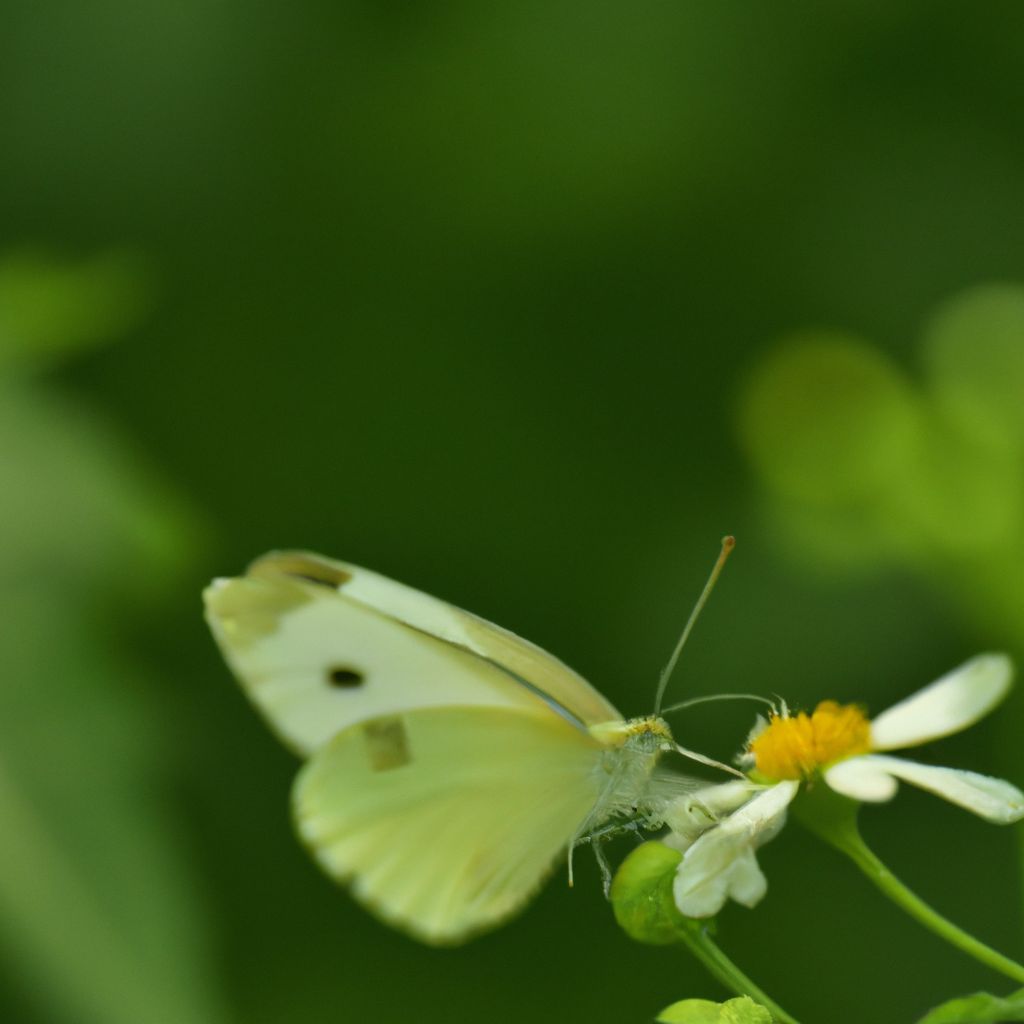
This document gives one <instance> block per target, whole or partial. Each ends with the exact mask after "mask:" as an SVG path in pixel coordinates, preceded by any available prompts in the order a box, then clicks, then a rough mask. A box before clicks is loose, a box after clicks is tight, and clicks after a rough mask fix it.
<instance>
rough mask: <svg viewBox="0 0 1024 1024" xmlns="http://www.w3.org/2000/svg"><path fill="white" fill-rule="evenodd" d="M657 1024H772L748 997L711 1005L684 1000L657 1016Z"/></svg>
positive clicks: (769, 1016) (703, 1001) (766, 1012)
mask: <svg viewBox="0 0 1024 1024" xmlns="http://www.w3.org/2000/svg"><path fill="white" fill-rule="evenodd" d="M657 1019H658V1022H659V1024H772V1015H771V1014H770V1013H769V1012H768V1011H767V1010H766V1009H765V1008H764V1007H763V1006H759V1005H758V1004H757V1003H755V1002H754V1000H753V999H751V998H750V997H749V996H740V997H739V998H738V999H730V1000H729V1001H728V1002H726V1003H712V1002H710V1001H709V1000H707V999H684V1000H682V1002H678V1003H673V1004H672V1005H671V1006H669V1007H667V1008H666V1009H664V1010H662V1011H661V1013H660V1014H658V1018H657Z"/></svg>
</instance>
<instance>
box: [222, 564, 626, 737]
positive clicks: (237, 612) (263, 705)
mask: <svg viewBox="0 0 1024 1024" xmlns="http://www.w3.org/2000/svg"><path fill="white" fill-rule="evenodd" d="M204 598H205V602H206V615H207V620H208V621H209V623H210V627H211V629H212V630H213V634H214V636H215V637H216V639H217V642H218V644H219V645H220V648H221V650H222V652H223V654H224V657H225V658H226V660H227V661H228V663H229V665H230V666H231V668H232V670H233V671H234V673H235V675H236V676H237V677H238V678H239V680H240V681H241V683H242V686H243V687H244V689H245V690H246V692H247V693H248V695H249V697H250V698H251V699H252V700H253V702H254V703H255V704H256V705H257V707H259V709H260V710H261V711H262V712H263V714H264V716H265V717H266V718H267V719H268V721H269V722H270V724H271V726H272V727H273V728H274V729H275V730H276V731H277V732H278V733H279V734H280V735H281V737H282V739H284V740H285V742H287V743H288V744H289V745H290V746H291V747H292V748H293V749H295V750H296V751H297V752H298V753H300V754H302V755H308V754H309V753H311V752H312V751H314V750H316V749H318V748H319V747H320V746H322V745H323V744H324V743H326V742H327V741H328V740H329V739H330V738H331V737H332V736H334V735H335V734H336V733H337V732H339V731H340V730H342V729H344V728H346V727H347V726H349V725H352V724H354V723H356V722H359V721H363V720H366V719H370V718H375V717H379V716H386V715H392V714H396V713H399V712H407V711H411V710H413V709H416V708H424V707H431V706H442V705H469V706H489V707H507V708H514V709H518V710H523V711H533V712H537V711H538V709H545V708H546V709H547V710H548V712H550V711H555V712H557V713H558V714H559V715H562V716H563V717H564V718H566V719H568V720H569V721H572V722H575V724H576V725H577V727H578V728H579V729H580V730H581V731H583V730H585V727H586V726H588V725H591V724H596V723H598V722H606V721H611V720H620V719H621V715H620V714H619V713H618V711H616V710H615V708H614V707H613V706H612V705H611V704H609V703H608V701H606V700H605V699H604V698H603V697H602V696H601V695H600V694H599V693H598V692H597V691H596V690H594V689H593V687H591V686H590V685H589V684H588V683H587V682H586V681H585V680H584V679H583V678H581V677H580V676H578V675H577V674H576V673H575V672H573V671H572V670H571V669H570V668H568V667H567V666H566V665H564V664H562V662H560V661H558V660H557V659H556V658H554V657H552V656H551V655H550V654H547V653H545V652H544V651H542V650H541V649H540V648H539V647H535V646H534V645H533V644H531V643H529V642H528V641H526V640H523V639H521V638H520V637H517V636H515V635H514V634H512V633H509V632H508V631H506V630H504V629H501V628H500V627H499V626H495V625H493V624H491V623H489V622H485V621H484V620H483V619H479V618H477V617H476V616H474V615H471V614H470V613H469V612H464V611H462V610H461V609H458V608H455V607H454V606H452V605H450V604H447V603H445V602H444V601H440V600H438V599H436V598H433V597H429V596H428V595H426V594H423V593H420V592H419V591H417V590H413V589H412V588H411V587H406V586H403V585H402V584H400V583H396V582H394V581H393V580H390V579H387V578H386V577H384V576H380V575H378V574H377V573H373V572H370V571H369V570H367V569H361V568H359V567H358V566H354V565H348V564H345V563H343V562H335V561H331V560H329V559H325V558H322V557H320V556H318V555H311V554H306V553H302V552H278V553H272V554H269V555H265V556H263V557H262V558H260V559H258V560H257V561H256V562H254V563H253V564H252V565H251V566H250V568H249V570H248V572H247V573H246V575H245V576H241V577H237V578H234V579H221V580H215V581H214V583H213V584H211V586H210V587H209V588H207V590H206V593H205V595H204Z"/></svg>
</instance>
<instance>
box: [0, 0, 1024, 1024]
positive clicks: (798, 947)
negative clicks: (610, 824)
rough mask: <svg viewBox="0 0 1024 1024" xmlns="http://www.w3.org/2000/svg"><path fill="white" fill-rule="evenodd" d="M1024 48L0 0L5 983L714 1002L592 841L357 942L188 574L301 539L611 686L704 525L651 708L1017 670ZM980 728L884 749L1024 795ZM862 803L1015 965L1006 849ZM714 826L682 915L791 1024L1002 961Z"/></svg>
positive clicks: (251, 1006) (720, 6)
mask: <svg viewBox="0 0 1024 1024" xmlns="http://www.w3.org/2000/svg"><path fill="white" fill-rule="evenodd" d="M1022 66H1024V7H1021V6H1020V5H1019V4H1016V3H1012V2H1005V3H991V4H986V5H983V7H981V8H977V9H971V10H970V11H968V10H966V9H965V8H964V7H963V6H962V5H956V4H936V3H930V2H929V3H925V2H908V3H902V4H898V5H891V4H883V3H877V2H868V3H862V4H858V5H831V6H826V7H825V8H822V6H821V5H817V4H807V3H795V4H771V5H768V4H741V3H733V2H721V3H716V4H706V5H697V4H668V3H646V4H629V5H624V4H611V3H596V4H595V3H588V4H582V3H572V2H567V3H555V4H551V3H529V2H528V3H521V4H511V5H493V6H487V5H478V4H468V3H461V4H460V3H448V4H444V3H440V4H396V3H388V2H376V3H374V2H369V0H368V2H363V3H358V2H356V3H352V2H333V3H326V2H318V0H295V2H293V3H290V4H284V3H280V2H276V3H275V2H264V3H241V2H238V0H220V2H217V3H212V4H211V3H196V2H188V0H186V2H181V3H176V4H170V3H165V4H142V5H140V4H135V3H128V2H126V0H95V2H93V3H90V4H88V5H59V4H39V3H30V2H28V0H5V2H4V3H3V5H2V6H0V528H2V531H3V538H4V542H3V544H0V608H2V610H3V622H4V626H3V628H2V630H0V831H2V836H3V838H2V840H0V954H2V958H0V1019H2V1020H4V1021H12V1022H17V1024H42V1022H47V1024H49V1022H53V1024H107V1022H111V1024H122V1022H123V1024H151V1022H152V1024H168V1022H169V1024H177V1022H189V1024H193V1022H194V1024H236V1022H237V1024H241V1022H245V1024H272V1022H275V1024H276V1022H280V1021H289V1022H302V1024H326V1022H339V1021H350V1020H351V1021H359V1020H370V1019H372V1020H378V1021H406V1020H416V1021H422V1022H429V1021H453V1020H459V1021H462V1020H465V1021H470V1020H473V1021H493V1022H495V1024H498V1022H518V1021H522V1020H527V1019H529V1020H545V1021H546V1020H551V1021H565V1020H580V1021H583V1020H587V1021H593V1020H599V1021H623V1022H625V1021H643V1020H647V1019H649V1018H650V1017H651V1016H653V1014H654V1013H655V1012H656V1011H657V1010H658V1009H660V1008H661V1007H662V1006H664V1005H667V1004H668V1003H670V1002H672V1001H673V1000H676V999H681V998H683V997H685V996H705V997H709V998H724V997H725V994H724V993H722V991H721V990H720V989H718V987H717V986H716V985H715V984H714V983H713V982H712V981H711V980H710V979H709V978H708V977H706V976H705V975H704V973H703V972H702V970H701V968H699V967H698V966H697V965H696V964H695V963H693V962H690V961H688V960H687V959H686V958H685V956H684V955H683V954H682V953H680V952H678V951H674V950H668V949H648V948H641V947H639V946H635V945H632V944H631V943H630V942H629V941H628V940H627V939H626V938H625V937H624V935H622V934H621V933H620V932H619V931H618V930H617V928H616V927H615V925H614V923H613V920H612V917H611V913H610V911H609V908H608V906H607V905H606V904H605V902H604V901H603V900H602V898H601V893H600V886H599V881H598V878H597V873H596V871H595V869H594V867H593V865H592V864H590V863H588V862H587V858H583V857H581V858H578V862H579V864H580V875H581V876H582V877H581V881H580V884H578V886H577V888H576V889H575V890H574V891H572V892H570V891H568V890H567V889H566V887H565V885H564V880H563V878H562V877H561V875H560V874H556V876H555V877H554V879H553V880H552V882H551V883H550V884H549V885H548V886H547V888H546V889H545V891H544V893H543V894H542V895H541V897H540V898H539V899H538V900H537V901H536V902H535V904H534V905H533V906H531V907H530V908H529V909H528V910H527V912H526V913H524V914H523V915H522V917H520V918H518V919H517V920H516V921H514V922H513V923H511V924H510V925H509V926H508V927H506V928H504V929H502V930H500V931H498V932H496V933H495V934H493V935H492V936H489V937H487V938H484V939H481V940H479V941H478V942H476V943H474V944H472V945H470V946H467V947H465V948H463V949H459V950H455V951H451V950H449V951H437V950H430V949H425V948H422V947H420V946H418V945H416V944H414V943H413V942H412V941H410V940H408V939H406V938H404V937H403V936H401V935H398V934H395V933H392V932H390V931H388V930H387V929H385V928H384V927H383V926H381V925H379V924H377V923H376V922H375V921H374V920H373V919H371V918H370V917H369V916H368V915H366V914H365V913H364V912H363V911H361V910H360V909H359V908H357V907H356V906H355V905H354V904H353V903H352V902H351V901H349V900H348V899H347V898H346V896H345V895H344V893H343V892H341V891H340V890H338V889H336V888H335V887H334V886H333V885H332V884H331V883H330V882H328V881H327V880H326V879H325V878H323V877H322V876H321V875H320V874H319V873H318V872H317V870H316V869H315V868H314V867H313V865H312V863H311V862H310V861H309V860H308V858H307V857H306V855H305V854H304V852H303V851H302V850H301V849H300V848H299V846H298V844H297V843H296V842H295V841H294V840H293V838H292V835H291V829H290V825H289V821H288V816H287V795H288V789H289V784H290V781H291V779H292V777H293V775H294V772H295V769H296V764H295V762H294V760H293V758H292V757H291V756H290V755H289V754H288V753H286V752H285V751H284V750H283V749H281V748H279V746H278V744H277V743H276V741H274V740H273V739H272V737H271V736H270V734H269V732H268V731H267V730H266V728H265V727H264V726H263V724H262V723H261V722H260V721H258V720H257V717H256V715H255V714H254V713H253V712H252V711H251V710H250V708H249V707H248V706H247V705H246V703H245V701H244V700H243V698H242V695H241V693H240V692H239V691H238V689H237V688H236V687H235V685H234V684H233V683H232V681H231V679H230V678H229V676H228V673H227V671H226V669H225V667H224V665H223V664H222V663H221V661H220V658H219V656H218V655H217V653H216V652H215V650H214V647H213V644H212V642H211V641H210V638H209V636H208V635H207V633H206V630H205V627H204V625H203V623H202V620H201V618H200V610H199V592H200V589H201V588H202V586H203V585H204V584H205V583H206V581H207V580H208V579H209V578H210V577H212V576H214V575H218V574H229V573H235V572H238V571H240V570H241V569H242V568H243V567H244V565H245V564H246V562H247V561H248V560H249V559H251V558H252V557H254V556H255V555H257V554H259V553H261V552H263V551H264V550H266V549H268V548H272V547H283V546H298V547H305V548H310V549H313V550H318V551H321V552H323V553H325V554H328V555H333V556H336V557H339V558H343V559H347V560H350V561H355V562H357V563H362V564H365V565H367V566H370V567H372V568H375V569H377V570H379V571H381V572H384V573H386V574H389V575H392V576H394V577H396V578H398V579H400V580H402V581H404V582H407V583H410V584H412V585H414V586H418V587H420V588H422V589H424V590H427V591H428V592H431V593H434V594H437V595H439V596H441V597H444V598H446V599H448V600H451V601H453V602H455V603H457V604H459V605H462V606H464V607H467V608H470V609H472V610H474V611H476V612H478V613H480V614H482V615H484V616H486V617H488V618H491V619H493V620H495V621H497V622H499V623H501V624H503V625H506V626H508V627H510V628H512V629H514V630H516V631H517V632H519V633H522V634H523V635H525V636H527V637H529V638H531V639H533V640H535V641H536V642H538V643H541V644H542V645H544V646H545V647H547V648H549V649H550V650H552V651H554V652H556V653H557V654H559V655H560V656H561V657H563V658H564V659H565V660H567V661H568V662H569V663H570V664H572V665H573V666H574V667H576V668H577V669H578V670H580V671H581V672H583V673H584V674H585V675H586V676H587V677H588V678H590V679H591V680H592V681H593V682H594V683H595V684H596V685H597V686H598V687H599V688H600V689H601V690H602V691H603V692H605V693H606V694H608V695H609V696H610V697H611V699H612V700H613V701H614V702H615V703H616V704H617V705H618V706H619V707H620V708H621V709H622V710H623V712H624V713H626V714H639V713H644V712H646V711H648V710H649V709H650V706H651V700H652V697H653V690H654V684H655V680H656V678H657V674H658V671H659V669H660V667H661V665H662V663H663V662H664V660H665V658H666V657H667V655H668V652H669V649H670V648H671V646H672V643H673V642H674V640H675V637H676V635H677V633H678V629H679V628H680V626H681V624H682V621H683V620H684V618H685V616H686V614H687V613H688V611H689V609H690V607H691V604H692V601H693V599H694V598H695V597H696V594H697V592H698V590H699V588H700V586H701V584H702V583H703V580H704V577H705V574H706V572H707V570H708V569H709V568H710V564H711V562H712V560H713V558H714V556H715V554H716V551H717V546H718V540H719V538H720V537H721V535H722V534H723V533H725V532H733V533H735V534H736V535H737V536H738V538H739V545H738V548H737V553H736V555H735V556H734V558H733V560H732V562H731V564H730V566H729V569H728V572H727V573H726V575H725V577H724V579H723V581H722V584H721V586H720V588H719V590H718V591H717V593H716V594H715V597H714V600H713V602H712V604H711V606H710V608H709V609H708V612H707V614H706V616H705V618H704V620H703V621H702V623H701V625H700V628H699V629H698V631H697V633H696V634H695V636H694V638H693V641H692V644H691V646H690V647H689V648H688V649H687V651H686V653H685V655H684V658H683V661H682V664H681V667H680V671H679V674H678V676H677V678H676V680H675V683H674V686H673V689H672V691H671V692H670V698H671V699H675V700H681V699H684V698H685V697H687V696H695V695H699V694H705V693H713V692H715V691H720V690H735V689H744V690H754V691H757V692H761V693H765V694H773V693H778V694H781V695H783V696H784V697H785V698H786V699H787V700H789V701H790V703H792V704H795V705H810V704H813V703H815V702H816V701H817V700H818V699H819V698H824V697H833V698H837V699H840V700H861V701H865V702H867V704H868V705H869V707H870V708H871V709H872V710H874V711H878V710H882V709H883V708H884V707H886V706H887V705H888V704H889V703H891V702H893V701H894V700H895V699H897V698H899V697H901V696H903V695H906V694H908V693H910V692H911V691H912V690H914V689H916V688H917V687H918V686H920V685H922V684H923V683H925V682H927V681H929V680H930V679H932V678H934V677H935V676H937V675H939V674H940V673H941V672H943V671H945V670H947V669H949V668H951V667H953V666H954V665H956V664H958V663H959V662H960V661H962V660H964V659H965V658H967V657H968V656H970V655H972V654H974V653H976V652H977V651H979V650H982V649H986V648H1002V649H1008V650H1010V651H1011V652H1013V653H1014V654H1015V655H1016V657H1017V658H1018V659H1021V658H1024V540H1022V537H1021V532H1020V525H1021V523H1022V521H1024V76H1022V75H1021V67H1022ZM1022 724H1024V701H1022V700H1021V699H1020V697H1019V696H1018V698H1016V699H1013V700H1011V702H1010V703H1009V704H1008V705H1007V706H1006V707H1005V708H1003V709H1002V710H1001V711H1000V712H999V713H998V714H997V715H996V716H994V717H993V718H992V719H991V720H989V721H986V722H985V723H983V724H982V725H980V726H978V727H977V728H975V729H973V730H971V731H970V732H969V733H967V734H965V735H963V736H960V737H956V738H954V739H950V740H947V741H945V742H943V743H940V744H936V745H934V746H933V747H931V748H929V749H928V750H927V751H925V752H923V753H922V754H921V757H922V759H925V760H934V761H935V762H936V763H939V764H943V763H945V764H953V765H961V766H964V767H971V768H974V769H976V770H979V771H984V772H990V773H994V774H1002V775H1006V776H1007V777H1010V778H1012V779H1014V780H1015V781H1016V782H1017V783H1018V784H1021V783H1024V749H1022V744H1021V740H1020V735H1021V726H1022ZM749 725H750V713H749V712H748V710H747V709H746V708H744V707H741V706H736V705H731V706H730V705H712V706H706V707H700V708H696V709H694V710H693V711H691V712H690V713H689V714H688V715H687V716H686V717H685V718H682V719H680V720H679V722H678V729H677V735H678V737H679V739H680V741H681V742H683V743H684V744H687V745H689V746H692V747H697V748H699V749H701V750H703V751H705V752H707V753H710V754H713V755H715V756H718V757H729V756H731V754H732V753H733V752H734V751H735V749H736V748H737V747H738V746H739V744H740V742H741V740H742V738H743V737H744V735H745V733H746V730H747V728H748V727H749ZM863 818H864V826H865V832H866V834H867V836H868V838H869V840H870V841H872V842H873V844H874V845H875V846H876V848H877V849H878V851H879V852H880V854H881V855H882V856H883V857H884V858H886V859H887V860H889V861H890V863H891V864H892V866H893V867H894V868H895V869H896V870H897V872H898V873H901V874H902V875H903V876H904V877H905V879H906V880H907V881H908V882H909V883H910V884H911V885H912V886H914V887H915V888H917V889H918V890H919V891H920V892H921V893H922V894H923V895H924V896H926V897H928V898H930V899H932V900H933V901H934V903H935V904H936V905H937V906H938V908H939V909H941V910H943V911H944V912H946V913H948V914H949V915H950V916H952V917H953V918H954V919H955V920H957V921H958V922H959V923H960V924H962V925H964V926H965V927H967V928H969V929H971V930H973V931H975V932H976V933H978V934H979V935H980V936H981V937H982V938H984V939H986V940H987V941H989V942H991V943H992V944H994V945H995V946H997V947H999V948H1001V949H1003V950H1004V951H1006V952H1007V953H1009V954H1010V955H1013V956H1016V957H1018V958H1020V957H1021V956H1022V955H1024V932H1022V927H1021V912H1020V911H1021V885H1020V879H1021V874H1022V873H1021V870H1020V866H1021V860H1020V854H1019V851H1018V847H1017V845H1016V837H1015V836H1014V835H1013V834H1012V831H1011V830H1009V829H1006V830H1000V829H996V828H993V827H991V826H988V825H984V824H981V823H979V822H977V821H975V820H974V819H972V818H971V817H970V816H969V815H966V814H964V813H963V812H961V811H958V810H956V809H953V808H951V807H948V806H947V805H945V804H943V803H942V802H941V801H938V800H935V799H933V798H930V797H927V796H925V795H922V794H919V793H916V792H912V791H909V790H904V791H903V792H902V793H901V794H900V796H899V798H898V799H897V800H896V801H895V802H894V803H893V804H891V805H887V806H884V807H879V808H872V809H869V810H868V811H867V812H865V814H864V815H863ZM624 849H625V848H624ZM622 852H624V850H622V851H619V853H620V854H621V853H622ZM761 859H762V862H763V865H764V867H765V870H766V872H767V874H768V876H769V880H770V886H769V894H768V897H767V899H766V900H765V902H764V903H763V904H762V906H761V907H759V908H758V909H757V910H756V911H754V912H750V911H746V910H742V909H740V908H736V907H731V908H729V909H727V911H726V912H725V913H724V914H723V915H722V918H721V922H720V938H721V942H722V944H723V946H724V947H725V948H726V949H727V950H728V951H729V952H730V953H732V954H733V955H734V956H735V958H736V959H737V960H738V961H739V963H740V964H741V965H742V966H743V967H744V968H745V969H747V970H748V972H749V973H750V974H752V975H753V976H754V977H755V978H756V979H757V980H758V981H759V982H760V983H761V984H762V985H763V986H764V987H765V988H766V989H767V990H768V991H769V992H770V993H771V994H772V995H773V996H774V997H775V998H776V999H777V1000H778V1001H779V1002H781V1003H782V1004H783V1005H784V1006H785V1007H786V1008H787V1009H789V1010H790V1011H791V1012H792V1013H793V1014H794V1015H796V1016H798V1017H800V1018H801V1019H802V1020H803V1021H804V1022H805V1024H814V1022H816V1021H829V1022H831V1024H844V1022H864V1021H871V1022H873V1024H888V1022H893V1024H897V1022H909V1021H912V1020H914V1019H915V1018H916V1017H917V1016H919V1015H920V1014H922V1013H923V1012H924V1010H925V1009H926V1008H927V1007H928V1006H929V1005H930V1004H932V1003H934V1002H937V1001H939V1000H940V999H942V998H947V997H951V996H953V995H957V994H962V993H964V992H967V991H971V990H974V989H977V988H982V987H990V988H993V989H994V990H996V991H1001V992H1003V991H1006V990H1007V989H1008V988H1009V984H1008V983H1004V982H1002V981H1001V980H1000V979H999V978H996V977H990V976H988V975H987V974H986V972H985V971H984V970H983V969H982V968H981V967H978V966H975V965H973V964H972V963H971V962H969V961H967V960H966V959H964V958H962V957H961V956H959V955H958V954H956V953H955V952H953V951H952V950H950V949H948V948H946V947H943V946H941V945H940V944H939V943H938V941H937V940H935V939H933V938H932V937H931V936H930V935H929V934H928V933H926V932H924V931H923V930H921V929H920V928H919V927H918V926H917V925H915V924H914V923H913V922H911V921H910V920H909V919H904V918H901V917H900V916H899V914H898V913H897V912H896V911H895V910H894V909H892V908H891V907H890V906H888V905H887V904H885V903H884V901H883V900H882V899H881V897H879V896H877V895H876V894H875V893H874V892H873V891H871V890H869V889H868V888H867V885H866V883H865V882H863V881H862V880H861V879H860V878H859V877H858V876H856V874H855V873H854V872H853V870H852V868H850V867H849V866H848V865H846V864H845V863H843V862H840V861H839V859H838V858H837V857H836V856H835V855H833V854H832V853H831V852H829V851H827V850H825V849H824V848H822V847H819V846H817V845H815V843H814V841H813V840H812V839H811V838H809V837H807V836H805V835H803V834H801V833H800V832H799V830H798V829H797V828H795V827H794V828H791V829H788V830H787V831H786V832H784V833H783V835H782V836H781V837H780V838H779V839H778V840H776V841H775V842H774V843H772V844H771V845H770V846H768V847H766V848H765V850H764V851H763V854H762V858H761Z"/></svg>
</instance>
